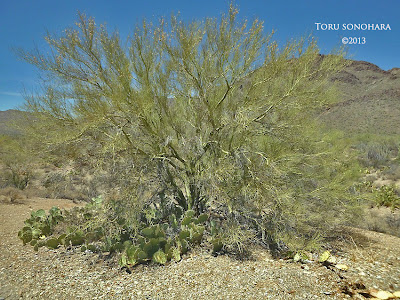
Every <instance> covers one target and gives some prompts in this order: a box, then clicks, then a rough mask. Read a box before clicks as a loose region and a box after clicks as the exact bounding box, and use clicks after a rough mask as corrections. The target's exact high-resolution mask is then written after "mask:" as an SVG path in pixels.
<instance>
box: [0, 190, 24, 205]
mask: <svg viewBox="0 0 400 300" xmlns="http://www.w3.org/2000/svg"><path fill="white" fill-rule="evenodd" d="M0 199H2V200H3V201H4V202H11V203H17V202H19V201H21V200H25V199H26V196H25V195H24V193H23V192H21V190H19V189H17V188H15V187H6V188H3V189H0Z"/></svg>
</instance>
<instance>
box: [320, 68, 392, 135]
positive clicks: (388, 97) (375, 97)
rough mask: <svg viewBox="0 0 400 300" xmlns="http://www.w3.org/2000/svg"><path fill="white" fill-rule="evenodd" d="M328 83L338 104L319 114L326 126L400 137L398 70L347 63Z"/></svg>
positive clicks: (351, 131) (348, 130)
mask: <svg viewBox="0 0 400 300" xmlns="http://www.w3.org/2000/svg"><path fill="white" fill-rule="evenodd" d="M331 80H332V81H333V82H335V83H336V84H337V87H338V90H339V92H340V93H341V97H340V98H341V101H340V102H339V103H338V104H336V105H334V106H333V107H331V109H329V110H328V111H326V112H325V113H323V114H322V115H321V120H323V121H324V122H325V123H326V124H327V125H328V126H329V127H332V128H335V129H340V130H343V131H345V132H348V133H350V134H357V133H373V134H390V135H392V134H400V68H392V69H390V70H388V71H385V70H382V69H381V68H379V67H378V66H376V65H374V64H372V63H370V62H366V61H355V60H349V65H348V66H347V67H346V68H345V70H343V71H342V72H340V73H339V74H337V75H335V76H334V77H332V78H331Z"/></svg>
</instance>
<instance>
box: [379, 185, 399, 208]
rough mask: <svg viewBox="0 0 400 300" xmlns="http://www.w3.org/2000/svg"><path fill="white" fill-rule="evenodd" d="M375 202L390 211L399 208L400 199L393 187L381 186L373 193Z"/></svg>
mask: <svg viewBox="0 0 400 300" xmlns="http://www.w3.org/2000/svg"><path fill="white" fill-rule="evenodd" d="M375 197H376V198H375V201H376V203H377V204H378V205H379V206H386V207H390V208H392V209H395V208H399V207H400V197H399V195H397V194H396V191H395V186H394V185H383V186H382V187H379V188H377V189H376V191H375Z"/></svg>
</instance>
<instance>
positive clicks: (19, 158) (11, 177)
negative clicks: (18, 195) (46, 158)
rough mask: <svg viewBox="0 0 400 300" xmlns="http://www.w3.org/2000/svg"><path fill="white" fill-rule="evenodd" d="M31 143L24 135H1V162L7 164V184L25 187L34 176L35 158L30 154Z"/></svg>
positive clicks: (20, 187)
mask: <svg viewBox="0 0 400 300" xmlns="http://www.w3.org/2000/svg"><path fill="white" fill-rule="evenodd" d="M29 152H30V149H29V143H28V142H27V141H26V139H24V138H22V137H9V136H0V163H2V164H4V165H5V166H6V172H5V174H0V176H1V177H4V178H5V180H6V184H7V185H11V186H14V187H16V188H18V189H20V190H23V189H25V188H26V187H27V186H28V184H29V181H30V180H31V178H32V173H33V171H32V170H33V166H32V161H34V158H33V157H32V156H31V155H29Z"/></svg>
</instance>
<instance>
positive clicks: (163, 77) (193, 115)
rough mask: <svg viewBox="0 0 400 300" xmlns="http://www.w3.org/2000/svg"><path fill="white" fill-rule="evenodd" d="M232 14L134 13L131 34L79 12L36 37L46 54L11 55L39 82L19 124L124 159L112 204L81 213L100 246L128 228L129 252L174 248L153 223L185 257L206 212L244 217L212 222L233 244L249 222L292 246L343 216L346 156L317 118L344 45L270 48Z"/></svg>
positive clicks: (99, 157)
mask: <svg viewBox="0 0 400 300" xmlns="http://www.w3.org/2000/svg"><path fill="white" fill-rule="evenodd" d="M237 13H238V10H237V9H236V8H235V7H234V6H233V5H231V6H230V8H229V11H228V13H227V14H225V15H223V16H222V17H221V19H220V21H217V20H216V19H212V18H207V19H205V20H203V21H200V22H192V23H189V24H187V23H185V22H183V21H181V20H179V18H178V17H175V16H172V17H171V20H170V21H169V22H167V21H166V20H164V19H162V20H161V21H160V24H158V25H157V26H154V25H153V24H149V23H147V22H143V24H142V26H137V27H136V29H135V32H134V34H132V35H131V37H130V38H129V40H128V42H127V43H123V42H121V40H120V37H119V35H118V33H117V32H114V33H109V32H108V31H107V28H106V26H96V24H95V22H94V20H93V19H92V18H86V17H85V16H84V15H80V16H79V20H78V22H77V28H76V29H68V30H66V31H65V32H64V33H63V34H62V36H59V37H57V36H55V35H50V34H49V35H48V36H47V37H46V42H47V43H48V45H49V47H50V51H49V53H51V54H48V55H46V54H44V53H45V52H40V51H39V50H37V51H32V52H26V51H22V50H21V51H20V53H19V54H20V56H21V57H22V58H23V59H25V60H26V61H28V62H29V63H31V64H33V65H35V66H36V67H37V68H38V69H39V70H41V71H42V72H43V79H44V80H45V83H46V84H45V85H44V87H45V90H44V91H43V92H41V93H39V94H38V95H33V96H32V97H29V98H27V100H26V108H27V109H28V110H29V111H31V112H32V113H33V114H34V115H35V117H36V118H37V120H38V121H37V122H32V124H30V127H29V128H27V132H29V133H30V135H31V136H32V137H33V138H35V137H38V136H40V139H41V140H44V141H46V143H43V145H45V146H46V147H50V150H52V149H64V148H65V147H66V146H65V145H68V147H71V148H72V150H76V151H77V150H79V151H81V150H82V153H83V154H84V155H86V156H88V157H89V156H92V157H93V158H94V159H93V160H92V161H93V163H94V164H97V165H107V166H109V167H110V168H109V169H108V171H110V170H111V172H112V173H118V172H115V171H114V170H115V169H114V165H113V164H115V165H116V164H118V163H121V164H122V165H124V164H126V165H127V166H131V165H133V166H134V168H132V169H130V168H128V170H130V172H129V173H121V174H122V175H124V176H125V178H127V179H120V180H118V181H117V182H118V187H119V188H121V190H122V196H121V199H120V200H119V201H115V202H109V203H108V204H107V205H109V208H111V209H109V210H106V209H103V210H102V212H101V213H100V214H99V216H101V218H99V219H98V220H94V219H93V218H92V217H91V216H90V215H87V218H88V219H90V220H91V222H89V223H90V224H89V223H87V224H88V227H90V228H95V227H97V226H99V224H101V226H103V228H104V236H105V244H106V246H105V247H106V248H107V249H112V245H113V244H115V243H123V241H124V240H126V239H125V238H122V235H123V234H127V235H132V237H138V238H137V242H138V247H140V249H141V251H139V252H138V254H137V255H139V254H141V255H143V253H145V254H146V255H147V256H146V259H152V255H153V254H154V253H156V252H157V251H159V250H160V249H161V250H163V251H164V253H165V254H166V255H167V257H172V256H173V257H178V255H177V254H176V250H175V252H174V253H172V254H170V253H169V252H166V251H165V249H164V247H165V245H168V242H167V243H166V244H165V245H162V244H163V243H165V240H164V239H165V238H164V237H163V236H159V234H160V232H163V233H164V234H165V235H166V237H167V238H168V237H172V236H173V237H174V238H173V239H172V245H171V248H170V249H172V248H173V247H175V248H176V249H178V251H180V253H181V254H182V253H185V252H186V251H188V249H189V248H190V246H191V244H193V243H200V241H201V239H202V236H203V232H204V228H203V227H202V226H201V225H200V223H202V222H204V220H206V217H204V216H203V217H201V218H200V215H201V214H202V213H204V212H206V211H212V210H215V209H216V208H218V209H220V210H222V211H223V214H224V216H225V217H227V216H231V215H235V216H241V219H240V221H238V220H236V221H233V220H230V222H228V223H226V224H225V225H224V226H222V227H221V228H222V229H221V230H226V232H229V233H232V234H233V233H235V232H236V231H235V230H236V229H237V230H239V229H240V231H238V233H237V234H235V235H232V236H231V235H230V234H227V233H223V232H221V236H220V237H218V239H221V241H222V242H223V241H224V240H225V241H227V242H228V244H230V245H236V246H235V247H236V248H238V249H239V250H240V249H242V246H243V244H244V241H245V240H247V239H251V237H250V236H248V235H246V230H247V229H248V228H251V229H252V230H255V231H256V235H254V236H257V237H261V238H262V239H264V238H265V239H264V242H265V241H266V239H269V242H270V241H273V242H275V243H280V242H282V240H284V243H287V244H289V243H288V241H290V240H291V239H297V238H299V239H302V240H307V239H310V238H311V237H313V236H317V233H318V232H321V231H322V232H323V231H324V230H326V229H327V228H331V227H333V226H334V225H336V224H338V223H340V222H344V221H348V220H349V219H351V218H350V215H351V214H352V208H354V206H355V203H357V202H356V201H355V197H354V195H351V194H350V193H349V186H351V184H352V182H349V178H351V177H354V170H353V168H352V166H351V164H350V163H349V160H350V159H351V153H349V152H348V151H346V148H345V147H341V145H342V144H341V143H337V142H338V140H339V139H338V138H337V137H336V138H333V137H332V136H330V135H329V134H326V133H324V132H322V131H321V128H320V127H321V126H320V125H319V123H317V121H316V119H315V114H316V112H317V111H319V110H320V109H321V108H324V107H325V106H326V105H327V104H329V103H331V102H335V101H336V100H337V99H336V92H335V90H333V89H330V88H329V87H330V86H331V83H330V82H329V80H328V78H329V76H331V75H332V74H334V73H336V72H337V71H340V70H341V69H342V68H343V67H344V64H345V63H344V60H343V53H342V52H340V51H339V52H337V53H333V54H332V55H324V56H322V55H320V53H319V52H320V50H319V49H318V47H317V43H316V40H315V39H313V38H312V37H310V38H300V39H297V40H291V41H290V42H288V43H287V44H286V45H283V46H280V47H278V44H277V43H276V42H275V41H273V40H272V37H273V33H271V34H266V33H264V32H263V24H262V22H260V21H259V20H255V21H254V22H253V23H251V24H250V23H247V22H246V21H239V20H238V19H237ZM124 45H127V46H124ZM85 145H86V146H85ZM88 145H90V146H88ZM339 145H340V146H339ZM47 151H49V149H47ZM78 156H79V155H74V156H73V157H75V159H77V157H78ZM122 175H121V177H123V176H122ZM124 180H125V181H124ZM185 212H186V213H185ZM172 214H174V215H175V216H176V217H175V220H174V219H173V217H171V219H169V217H170V216H171V215H172ZM195 216H196V217H195ZM199 218H200V219H199ZM177 219H179V222H180V226H179V224H178V220H177ZM196 219H197V221H196ZM110 220H112V222H110V223H109V224H107V222H106V221H110ZM167 220H169V221H170V224H169V225H168V228H169V229H168V230H165V229H164V228H163V227H161V224H164V223H166V222H167ZM231 221H232V222H231ZM196 222H197V223H198V224H196ZM153 224H159V225H156V226H159V227H157V228H153V227H151V226H152V225H153ZM144 225H145V226H144ZM145 227H147V228H145ZM153 230H154V232H153ZM156 230H158V233H156ZM230 236H231V237H232V238H231V240H230ZM252 236H253V235H252ZM140 237H141V238H140ZM218 239H216V240H217V241H218ZM67 240H69V239H67ZM78 240H79V239H78ZM71 241H72V240H71ZM135 242H136V241H135ZM215 244H216V245H217V247H215V249H218V248H219V245H220V242H215ZM145 246H146V249H144V247H145ZM172 246H173V247H172ZM170 249H169V251H170ZM145 250H146V251H148V253H147V252H146V251H145ZM149 254H151V255H149ZM142 259H144V258H142ZM122 262H123V263H124V262H126V263H127V260H126V259H124V260H123V261H122Z"/></svg>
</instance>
